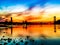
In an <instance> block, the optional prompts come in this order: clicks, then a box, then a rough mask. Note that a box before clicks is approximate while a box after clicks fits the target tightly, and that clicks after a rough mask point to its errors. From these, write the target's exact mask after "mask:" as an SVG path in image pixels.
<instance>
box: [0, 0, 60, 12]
mask: <svg viewBox="0 0 60 45" xmlns="http://www.w3.org/2000/svg"><path fill="white" fill-rule="evenodd" d="M37 5H38V6H40V7H41V8H44V7H46V6H48V5H55V6H57V5H60V0H0V11H7V10H9V11H10V10H12V9H13V10H15V9H21V8H22V9H23V10H27V9H31V8H33V7H35V6H37ZM24 8H25V9H24Z"/></svg>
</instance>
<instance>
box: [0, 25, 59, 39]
mask: <svg viewBox="0 0 60 45" xmlns="http://www.w3.org/2000/svg"><path fill="white" fill-rule="evenodd" d="M1 35H7V36H11V28H7V27H0V36H1ZM42 35H43V36H45V37H54V38H55V37H60V25H56V33H55V32H54V25H28V26H27V28H23V25H16V26H14V27H12V36H16V37H19V36H32V37H43V36H42Z"/></svg>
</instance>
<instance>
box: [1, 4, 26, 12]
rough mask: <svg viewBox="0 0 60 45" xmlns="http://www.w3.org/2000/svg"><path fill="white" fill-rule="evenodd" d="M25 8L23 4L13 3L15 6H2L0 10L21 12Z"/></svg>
mask: <svg viewBox="0 0 60 45" xmlns="http://www.w3.org/2000/svg"><path fill="white" fill-rule="evenodd" d="M25 10H27V7H26V6H24V5H15V6H8V7H5V6H3V7H2V9H0V12H8V13H10V12H23V11H25Z"/></svg>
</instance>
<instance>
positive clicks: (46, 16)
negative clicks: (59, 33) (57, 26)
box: [0, 0, 60, 22]
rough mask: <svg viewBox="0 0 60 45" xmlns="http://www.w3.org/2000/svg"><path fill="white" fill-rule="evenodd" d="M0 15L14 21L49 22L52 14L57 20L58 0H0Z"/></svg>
mask: <svg viewBox="0 0 60 45" xmlns="http://www.w3.org/2000/svg"><path fill="white" fill-rule="evenodd" d="M6 15H8V17H6ZM0 16H1V17H2V18H7V19H8V20H10V17H13V21H14V22H21V21H24V20H27V21H30V22H39V21H40V22H49V21H53V20H54V19H53V17H54V16H56V17H57V20H59V19H60V0H0Z"/></svg>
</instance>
